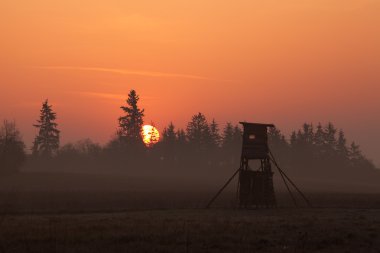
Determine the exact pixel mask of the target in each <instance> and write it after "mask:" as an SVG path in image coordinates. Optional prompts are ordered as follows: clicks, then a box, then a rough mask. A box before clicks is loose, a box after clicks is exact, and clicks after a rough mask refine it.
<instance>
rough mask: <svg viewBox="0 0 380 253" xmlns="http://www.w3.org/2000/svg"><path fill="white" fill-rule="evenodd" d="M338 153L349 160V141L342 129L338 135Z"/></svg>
mask: <svg viewBox="0 0 380 253" xmlns="http://www.w3.org/2000/svg"><path fill="white" fill-rule="evenodd" d="M337 152H338V155H340V156H341V157H342V158H345V159H348V155H349V154H348V148H347V140H346V137H345V136H344V132H343V130H342V129H341V130H340V131H339V135H338V141H337Z"/></svg>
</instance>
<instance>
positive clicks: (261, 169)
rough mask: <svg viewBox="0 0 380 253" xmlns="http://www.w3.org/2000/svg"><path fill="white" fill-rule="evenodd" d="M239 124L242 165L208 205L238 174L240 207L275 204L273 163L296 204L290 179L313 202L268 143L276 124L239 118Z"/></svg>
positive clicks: (308, 203) (271, 205) (270, 205)
mask: <svg viewBox="0 0 380 253" xmlns="http://www.w3.org/2000/svg"><path fill="white" fill-rule="evenodd" d="M240 124H242V125H243V136H242V137H243V140H242V151H241V158H240V167H239V169H238V170H237V171H236V172H235V173H234V174H233V175H232V177H231V178H230V179H229V180H228V181H227V182H226V183H225V184H224V186H223V187H222V188H221V189H220V190H219V191H218V192H217V194H216V195H215V196H214V197H213V198H212V199H211V200H210V202H209V203H208V204H207V207H209V206H210V205H211V204H212V203H213V202H214V200H215V199H216V198H217V197H218V196H219V194H220V193H221V192H222V191H223V190H224V189H225V188H226V187H227V185H228V184H229V183H230V182H231V181H232V179H233V178H234V177H235V176H236V175H237V174H239V181H238V189H237V191H238V192H237V196H238V205H239V207H244V208H251V207H256V208H258V207H275V206H276V198H275V193H274V187H273V171H272V163H273V164H274V165H275V166H276V167H277V169H278V171H279V174H280V175H281V178H282V180H283V182H284V183H285V186H286V188H287V190H288V192H289V194H290V196H291V197H292V200H293V202H294V204H295V205H296V206H297V202H296V199H295V197H294V196H293V193H292V192H291V190H290V188H289V185H288V182H289V183H290V184H291V185H292V186H293V187H294V189H295V190H296V191H297V192H298V193H299V194H300V195H301V197H302V198H303V199H304V200H305V202H306V203H307V205H308V206H311V205H310V202H309V201H308V200H307V198H306V197H305V196H304V195H303V193H302V192H301V191H300V190H299V189H298V188H297V186H296V185H295V184H294V183H293V182H292V181H291V180H290V178H289V177H288V176H287V175H286V174H285V173H284V171H283V170H282V169H281V168H280V167H279V166H278V164H277V162H276V160H275V159H274V157H273V155H272V153H271V152H270V149H269V145H268V128H271V127H274V125H273V124H260V123H248V122H240ZM250 161H256V162H255V164H256V168H251V167H250V163H249V162H250Z"/></svg>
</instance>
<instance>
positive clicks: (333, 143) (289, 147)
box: [0, 90, 375, 176]
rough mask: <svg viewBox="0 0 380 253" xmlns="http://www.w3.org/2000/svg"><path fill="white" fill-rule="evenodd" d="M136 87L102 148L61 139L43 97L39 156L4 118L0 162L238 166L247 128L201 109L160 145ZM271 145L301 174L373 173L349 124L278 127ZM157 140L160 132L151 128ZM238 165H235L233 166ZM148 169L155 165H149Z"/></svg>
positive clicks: (13, 166) (12, 166)
mask: <svg viewBox="0 0 380 253" xmlns="http://www.w3.org/2000/svg"><path fill="white" fill-rule="evenodd" d="M138 102H139V96H138V95H137V93H136V91H135V90H131V91H130V92H129V94H128V98H127V100H126V104H125V105H123V106H121V107H120V108H121V110H122V112H123V115H122V116H120V117H119V119H118V123H119V124H118V129H117V130H116V133H115V135H114V137H113V138H112V139H111V140H110V141H109V142H108V143H107V144H105V145H103V146H101V145H99V144H96V143H94V142H92V141H91V140H90V139H85V140H81V141H78V142H76V143H68V144H65V145H63V146H61V145H60V130H59V127H58V124H57V122H56V120H57V115H56V113H55V112H54V111H53V109H52V106H51V105H49V102H48V100H46V101H44V102H43V104H42V108H41V110H40V116H39V118H38V120H37V122H36V124H34V125H33V126H34V127H35V128H36V129H37V134H36V136H35V138H34V142H33V146H32V150H31V151H32V152H31V153H32V154H31V155H29V156H27V155H26V152H25V144H24V143H23V141H22V139H21V135H20V133H19V131H18V130H17V128H16V126H15V124H14V123H13V122H7V121H5V122H4V124H3V126H2V127H1V131H0V164H1V172H2V173H11V172H15V171H17V170H18V169H19V168H20V166H21V165H22V164H23V163H24V162H25V161H26V162H27V165H28V166H30V167H36V168H40V167H46V168H49V167H51V169H53V168H60V169H72V170H76V169H78V170H81V169H86V170H93V169H99V170H130V169H134V170H140V171H143V170H144V169H146V168H159V169H160V170H165V169H167V170H173V171H182V172H185V171H186V172H188V173H195V172H197V171H198V172H199V171H202V172H204V171H210V172H211V171H212V172H214V171H215V172H217V171H218V170H221V169H225V170H229V171H230V170H231V169H232V168H231V167H236V166H239V159H240V152H241V141H242V130H241V128H240V126H239V125H233V124H232V123H230V122H227V123H226V124H225V125H224V126H221V125H220V124H218V123H217V121H216V120H215V119H212V120H208V119H207V118H206V116H205V115H204V114H202V113H200V112H199V113H197V114H195V115H193V116H192V117H191V119H190V121H189V122H188V123H187V126H186V128H185V129H181V128H176V127H175V125H174V123H170V124H169V125H168V126H166V127H165V128H164V129H163V131H162V135H161V138H160V141H159V142H158V143H157V144H155V145H144V143H143V141H142V135H141V129H142V126H143V125H144V116H145V115H144V113H145V112H144V109H142V108H140V107H139V103H138ZM268 134H269V144H270V148H271V150H272V152H273V153H274V154H275V156H276V157H277V158H278V160H279V162H280V163H281V164H282V165H283V166H286V167H287V168H289V169H290V170H293V171H294V172H296V173H297V174H300V175H308V176H310V175H318V174H320V173H325V174H328V173H330V174H331V175H333V174H339V173H342V172H343V173H357V172H360V171H361V172H362V171H371V170H372V171H373V170H374V169H375V166H374V165H373V163H372V162H371V161H369V160H368V159H367V158H366V157H365V156H364V155H363V154H362V152H361V150H360V148H359V146H358V145H357V144H355V143H354V142H353V143H351V144H348V143H347V140H346V137H345V135H344V132H343V130H338V129H336V127H335V126H334V125H333V124H332V123H327V124H326V125H322V124H317V125H316V126H314V125H313V124H309V123H305V124H304V125H303V126H302V128H301V129H299V130H296V131H293V132H292V134H291V135H290V136H289V138H286V137H285V135H283V134H282V133H281V131H280V130H279V129H277V128H270V129H269V133H268ZM151 138H157V136H154V133H152V135H151ZM233 169H234V168H233ZM147 171H149V169H148V170H147Z"/></svg>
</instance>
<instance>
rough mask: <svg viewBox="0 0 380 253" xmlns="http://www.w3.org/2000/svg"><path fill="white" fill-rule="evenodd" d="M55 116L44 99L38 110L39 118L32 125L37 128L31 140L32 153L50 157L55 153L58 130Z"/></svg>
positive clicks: (57, 143)
mask: <svg viewBox="0 0 380 253" xmlns="http://www.w3.org/2000/svg"><path fill="white" fill-rule="evenodd" d="M56 118H57V116H56V113H55V112H53V110H52V109H51V105H49V103H48V100H45V102H44V103H43V104H42V108H41V110H40V119H39V120H37V124H35V125H34V127H36V128H37V129H38V134H37V136H36V137H35V139H34V142H33V148H32V152H33V155H36V156H44V157H51V156H53V155H54V154H56V153H57V151H58V148H59V133H60V131H59V130H58V129H57V126H58V125H57V123H55V120H56Z"/></svg>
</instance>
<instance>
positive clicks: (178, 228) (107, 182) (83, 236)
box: [0, 173, 380, 253]
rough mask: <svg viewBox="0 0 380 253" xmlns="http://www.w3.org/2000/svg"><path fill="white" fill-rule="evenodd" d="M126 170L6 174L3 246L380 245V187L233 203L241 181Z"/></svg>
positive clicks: (196, 248)
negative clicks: (249, 206) (299, 199)
mask: <svg viewBox="0 0 380 253" xmlns="http://www.w3.org/2000/svg"><path fill="white" fill-rule="evenodd" d="M218 187H220V184H219V183H217V184H215V185H211V186H209V185H208V183H207V182H202V181H200V180H193V181H186V180H178V179H177V180H174V179H170V180H163V181H161V180H158V179H156V178H131V177H128V176H123V175H112V174H110V175H100V174H99V175H87V174H64V173H60V174H59V173H20V174H18V175H15V176H12V177H8V178H2V179H1V180H0V253H2V252H136V253H138V252H380V234H379V232H380V194H379V193H378V192H377V193H376V192H372V193H368V192H367V193H366V192H361V193H350V192H334V193H333V192H326V191H322V190H320V191H305V194H306V195H307V196H308V197H309V199H310V200H311V202H312V203H313V205H314V208H308V209H305V208H299V209H295V208H293V205H292V202H291V200H290V198H289V195H288V194H286V193H284V192H283V191H281V189H277V190H276V196H277V200H278V204H279V205H278V208H277V209H269V210H265V209H259V210H237V209H234V206H235V200H236V199H235V197H236V195H235V194H236V193H235V190H236V188H235V187H236V186H235V185H233V184H232V185H231V187H230V188H229V189H226V191H225V192H223V194H222V195H221V196H220V198H219V199H218V200H217V201H216V202H215V203H214V204H213V208H211V209H204V207H205V205H206V203H207V201H208V200H209V199H210V198H211V196H212V195H213V194H214V193H215V191H216V189H218Z"/></svg>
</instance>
